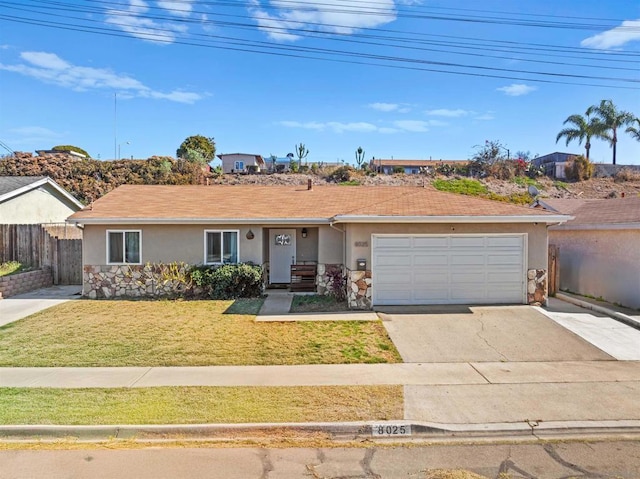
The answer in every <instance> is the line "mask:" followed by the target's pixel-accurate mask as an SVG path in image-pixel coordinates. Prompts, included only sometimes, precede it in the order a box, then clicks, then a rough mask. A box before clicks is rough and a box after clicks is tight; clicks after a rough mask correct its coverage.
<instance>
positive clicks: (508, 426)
mask: <svg viewBox="0 0 640 479" xmlns="http://www.w3.org/2000/svg"><path fill="white" fill-rule="evenodd" d="M400 427H403V428H404V429H403V431H405V433H404V434H400V433H398V434H393V433H392V431H393V430H394V429H399V428H400ZM385 429H386V430H387V431H389V434H385V433H384V430H385ZM380 430H382V431H383V432H382V434H380V433H379V432H378V433H376V431H380ZM317 434H321V435H324V436H325V438H324V439H328V440H332V441H342V442H345V441H372V440H373V441H385V442H389V441H391V442H406V441H412V440H482V439H485V440H490V439H494V440H495V439H507V438H508V439H520V440H527V439H535V440H539V439H552V438H569V437H578V436H579V437H585V436H613V435H626V436H634V437H640V420H626V421H625V420H620V421H550V422H542V421H528V420H526V421H522V422H517V423H490V424H437V423H427V422H412V421H405V420H399V421H378V422H375V421H364V422H348V423H347V422H345V423H259V424H176V425H105V426H89V425H81V426H69V425H7V426H0V442H12V441H14V442H16V441H17V442H53V441H60V440H65V439H66V440H77V441H82V442H103V441H108V440H132V441H136V442H175V441H208V440H209V441H210V440H214V441H224V440H233V441H241V440H261V439H265V437H266V436H267V435H270V436H271V437H274V438H289V439H291V438H295V436H300V438H304V437H305V436H307V437H308V436H312V435H317Z"/></svg>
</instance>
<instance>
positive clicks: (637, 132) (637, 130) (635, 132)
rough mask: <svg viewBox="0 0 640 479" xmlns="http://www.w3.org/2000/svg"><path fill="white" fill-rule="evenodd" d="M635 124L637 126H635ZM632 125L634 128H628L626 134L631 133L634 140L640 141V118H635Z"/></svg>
mask: <svg viewBox="0 0 640 479" xmlns="http://www.w3.org/2000/svg"><path fill="white" fill-rule="evenodd" d="M634 124H635V125H636V126H633V125H634ZM631 125H632V126H629V127H627V129H626V130H625V132H626V133H629V134H630V135H631V138H633V139H634V140H638V141H640V118H634V119H633V121H632V122H631Z"/></svg>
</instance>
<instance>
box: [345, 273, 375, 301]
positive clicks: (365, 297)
mask: <svg viewBox="0 0 640 479" xmlns="http://www.w3.org/2000/svg"><path fill="white" fill-rule="evenodd" d="M371 283H372V281H371V271H351V270H347V301H348V303H349V308H351V309H371V308H372V304H371Z"/></svg>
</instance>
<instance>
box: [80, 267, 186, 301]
mask: <svg viewBox="0 0 640 479" xmlns="http://www.w3.org/2000/svg"><path fill="white" fill-rule="evenodd" d="M185 268H186V265H183V266H181V267H180V268H178V269H177V270H175V271H173V272H172V274H167V273H166V272H163V271H160V270H159V269H158V268H157V267H154V266H153V265H114V266H85V267H84V272H83V285H84V286H83V291H82V295H83V296H85V297H87V298H90V299H108V298H142V297H145V298H160V297H171V296H177V295H180V294H182V293H184V291H185V285H184V283H183V282H181V281H178V280H176V279H174V278H175V276H179V275H181V274H184V273H185Z"/></svg>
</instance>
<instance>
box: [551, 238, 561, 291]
mask: <svg viewBox="0 0 640 479" xmlns="http://www.w3.org/2000/svg"><path fill="white" fill-rule="evenodd" d="M559 253H560V248H558V247H557V246H556V245H553V244H550V245H549V272H548V276H549V296H555V295H556V293H557V292H558V289H559V288H560V261H559Z"/></svg>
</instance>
